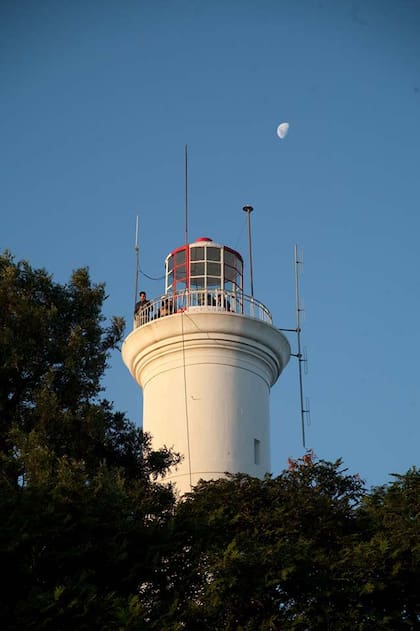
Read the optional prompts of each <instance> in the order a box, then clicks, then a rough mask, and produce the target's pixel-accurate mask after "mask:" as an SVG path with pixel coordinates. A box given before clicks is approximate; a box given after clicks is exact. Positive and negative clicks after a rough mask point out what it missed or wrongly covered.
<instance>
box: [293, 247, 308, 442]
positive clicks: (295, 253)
mask: <svg viewBox="0 0 420 631" xmlns="http://www.w3.org/2000/svg"><path fill="white" fill-rule="evenodd" d="M294 259H295V294H296V335H297V359H298V366H299V395H300V418H301V424H302V443H303V447H304V448H305V449H306V438H305V408H304V405H303V380H302V362H303V361H304V360H303V359H302V351H301V340H300V333H301V328H300V312H301V310H302V309H301V307H300V295H299V263H300V261H299V259H298V249H297V245H295V246H294Z"/></svg>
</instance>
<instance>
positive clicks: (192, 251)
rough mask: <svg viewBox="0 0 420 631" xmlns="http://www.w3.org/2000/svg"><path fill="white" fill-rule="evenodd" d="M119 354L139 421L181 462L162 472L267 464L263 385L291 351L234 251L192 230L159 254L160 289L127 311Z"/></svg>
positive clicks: (193, 474)
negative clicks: (139, 393)
mask: <svg viewBox="0 0 420 631" xmlns="http://www.w3.org/2000/svg"><path fill="white" fill-rule="evenodd" d="M122 355H123V359H124V362H125V364H126V365H127V367H128V369H129V370H130V372H131V374H132V375H133V377H134V379H135V380H136V381H137V383H138V384H139V385H140V386H141V388H142V389H143V429H144V431H146V432H149V433H150V434H151V436H152V445H153V447H154V448H155V449H159V448H160V447H162V446H163V445H166V446H167V447H172V448H173V449H174V450H175V451H176V452H179V453H180V454H182V456H183V460H182V462H181V463H180V464H179V465H178V467H177V468H176V469H174V470H171V471H170V472H169V474H168V475H167V477H166V480H167V481H172V482H174V483H175V484H176V487H177V489H178V490H179V492H180V493H181V494H182V493H186V492H188V491H190V490H191V488H192V487H193V486H194V485H195V484H196V483H197V482H198V480H200V479H201V478H202V479H205V480H208V479H215V478H219V477H222V476H224V475H225V474H226V473H227V472H230V473H238V472H243V473H248V474H249V475H252V476H256V477H263V476H264V475H265V474H266V473H267V472H269V471H270V423H269V393H270V388H271V386H272V385H273V384H274V383H275V382H276V381H277V379H278V377H279V375H280V373H281V372H282V370H283V368H284V367H285V366H286V364H287V362H288V360H289V357H290V346H289V342H288V341H287V339H286V337H285V336H284V335H283V334H282V333H281V332H280V331H279V330H278V329H276V328H275V327H274V326H273V324H272V318H271V314H270V312H269V310H268V309H267V307H265V306H264V305H263V304H262V303H261V302H259V301H257V300H255V299H254V298H253V297H250V296H247V295H245V294H244V291H243V260H242V257H241V255H240V254H239V253H238V252H236V251H235V250H232V249H231V248H229V247H227V246H225V245H221V244H219V243H215V242H214V241H212V240H211V239H209V238H200V239H198V240H197V241H195V242H194V243H189V244H186V245H183V246H181V247H179V248H177V249H175V250H173V251H172V252H171V253H170V254H169V255H168V256H167V257H166V260H165V293H164V295H162V296H160V297H159V298H157V299H155V300H152V301H150V302H149V303H148V305H147V306H146V307H145V308H143V311H140V312H139V313H138V314H137V315H136V318H135V326H134V330H133V331H132V332H131V333H130V334H129V335H128V337H127V338H126V339H125V341H124V345H123V348H122Z"/></svg>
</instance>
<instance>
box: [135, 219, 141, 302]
mask: <svg viewBox="0 0 420 631" xmlns="http://www.w3.org/2000/svg"><path fill="white" fill-rule="evenodd" d="M134 250H135V252H136V279H135V283H134V309H135V307H136V302H137V292H138V290H139V271H140V256H139V253H140V250H139V216H138V215H137V216H136V237H135V242H134Z"/></svg>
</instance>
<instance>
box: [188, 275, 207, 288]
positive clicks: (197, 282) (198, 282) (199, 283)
mask: <svg viewBox="0 0 420 631" xmlns="http://www.w3.org/2000/svg"><path fill="white" fill-rule="evenodd" d="M190 287H191V289H202V288H203V287H204V276H196V277H195V278H191V279H190Z"/></svg>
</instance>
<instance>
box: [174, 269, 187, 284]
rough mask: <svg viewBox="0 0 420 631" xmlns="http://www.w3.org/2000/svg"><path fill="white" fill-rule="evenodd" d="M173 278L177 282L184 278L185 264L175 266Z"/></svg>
mask: <svg viewBox="0 0 420 631" xmlns="http://www.w3.org/2000/svg"><path fill="white" fill-rule="evenodd" d="M175 278H176V281H177V282H178V281H179V280H180V279H181V278H185V265H180V266H179V267H176V268H175Z"/></svg>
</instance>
